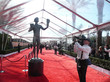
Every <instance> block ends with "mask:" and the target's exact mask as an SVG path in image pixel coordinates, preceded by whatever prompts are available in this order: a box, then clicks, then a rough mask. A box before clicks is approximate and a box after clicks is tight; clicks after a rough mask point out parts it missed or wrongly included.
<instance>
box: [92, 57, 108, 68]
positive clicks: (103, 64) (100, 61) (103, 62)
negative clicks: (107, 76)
mask: <svg viewBox="0 0 110 82" xmlns="http://www.w3.org/2000/svg"><path fill="white" fill-rule="evenodd" d="M90 59H91V62H92V64H94V65H97V66H99V67H102V68H104V69H107V70H110V61H109V60H104V59H99V58H96V57H91V56H90Z"/></svg>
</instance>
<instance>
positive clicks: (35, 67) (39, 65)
mask: <svg viewBox="0 0 110 82" xmlns="http://www.w3.org/2000/svg"><path fill="white" fill-rule="evenodd" d="M43 62H44V60H42V59H40V58H38V59H37V58H32V59H30V60H29V61H28V75H29V76H41V75H43Z"/></svg>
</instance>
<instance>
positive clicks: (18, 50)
mask: <svg viewBox="0 0 110 82" xmlns="http://www.w3.org/2000/svg"><path fill="white" fill-rule="evenodd" d="M18 53H20V43H18Z"/></svg>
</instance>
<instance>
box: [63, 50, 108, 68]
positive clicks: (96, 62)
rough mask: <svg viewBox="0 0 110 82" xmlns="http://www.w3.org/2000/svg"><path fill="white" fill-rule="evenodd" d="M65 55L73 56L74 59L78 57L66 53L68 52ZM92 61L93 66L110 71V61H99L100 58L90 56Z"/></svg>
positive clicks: (72, 53) (71, 53)
mask: <svg viewBox="0 0 110 82" xmlns="http://www.w3.org/2000/svg"><path fill="white" fill-rule="evenodd" d="M64 53H65V54H67V55H70V56H73V57H76V56H77V54H76V53H74V52H70V51H66V50H65V51H64ZM90 59H91V62H92V64H94V65H97V66H99V67H102V68H104V69H107V70H110V61H109V60H104V59H99V58H96V57H91V56H90Z"/></svg>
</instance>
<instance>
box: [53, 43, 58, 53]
mask: <svg viewBox="0 0 110 82" xmlns="http://www.w3.org/2000/svg"><path fill="white" fill-rule="evenodd" d="M57 50H58V46H57V44H55V45H54V52H55V54H56V55H57Z"/></svg>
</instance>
